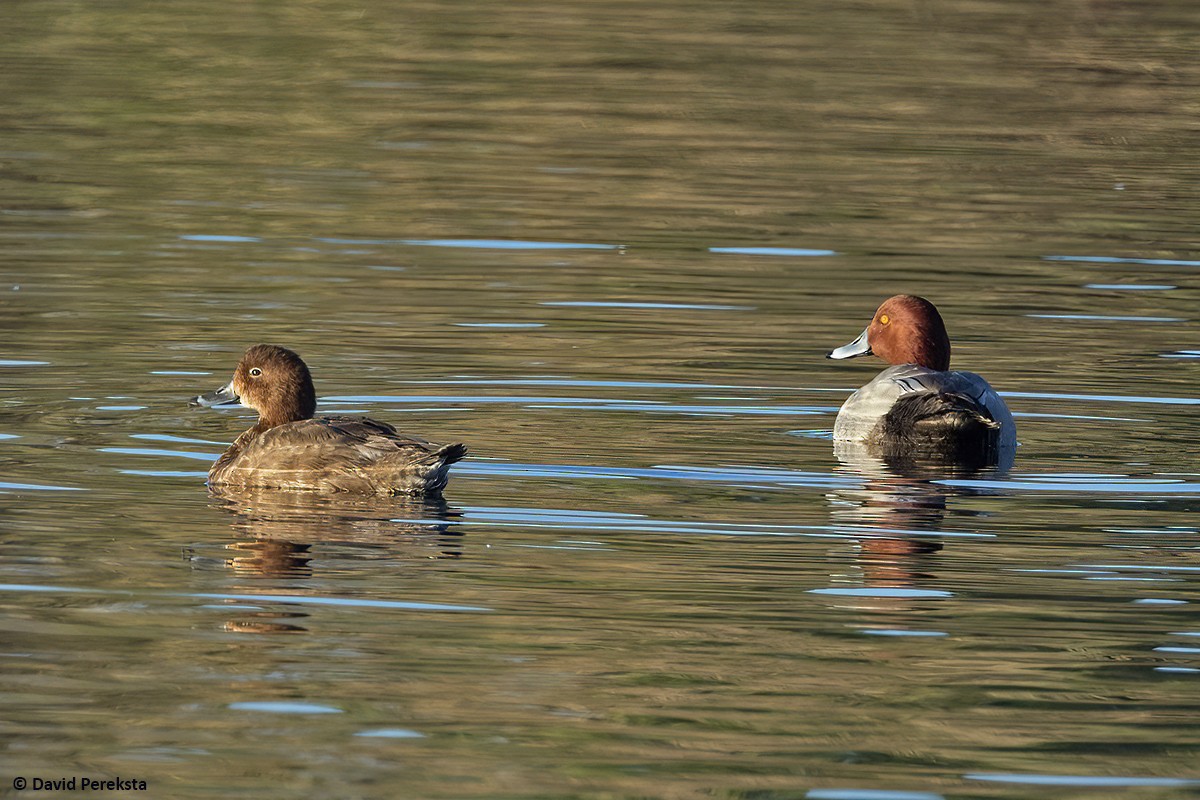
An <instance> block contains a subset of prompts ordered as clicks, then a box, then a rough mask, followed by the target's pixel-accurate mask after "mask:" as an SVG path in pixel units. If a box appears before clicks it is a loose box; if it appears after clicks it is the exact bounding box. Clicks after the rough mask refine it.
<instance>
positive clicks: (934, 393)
mask: <svg viewBox="0 0 1200 800" xmlns="http://www.w3.org/2000/svg"><path fill="white" fill-rule="evenodd" d="M864 355H875V356H878V357H879V358H881V359H883V360H884V361H886V362H887V363H888V364H890V365H891V366H889V367H888V368H887V369H885V370H883V371H882V372H880V373H879V374H878V375H876V376H875V378H874V380H872V381H871V382H870V383H868V384H866V385H865V386H862V387H861V388H859V389H858V390H857V391H855V392H854V393H853V394H851V395H850V397H848V398H847V399H846V402H845V403H843V404H842V407H841V409H840V410H839V411H838V415H837V420H836V421H835V422H834V426H833V439H834V442H835V443H839V442H856V443H860V444H864V445H867V446H870V447H873V448H875V449H878V450H882V451H885V452H890V453H900V454H904V453H909V452H915V451H918V450H919V451H922V452H927V453H931V454H942V455H947V456H952V457H956V456H964V457H965V456H972V455H977V454H980V453H995V452H997V451H1011V449H1012V448H1014V447H1016V444H1017V426H1016V423H1015V422H1013V417H1012V413H1011V412H1010V411H1009V410H1008V406H1007V405H1006V404H1005V403H1004V400H1003V399H1001V397H1000V395H998V394H997V393H996V391H995V390H994V389H993V388H992V387H991V385H990V384H988V382H987V381H986V380H984V379H983V378H982V377H980V376H979V375H976V374H975V373H973V372H965V371H960V370H955V371H952V370H951V369H950V336H949V334H948V333H947V332H946V324H945V323H944V322H943V321H942V315H941V314H939V313H938V310H937V308H936V307H935V306H934V304H933V303H931V302H929V301H928V300H926V299H925V298H923V297H917V296H915V295H907V294H900V295H895V296H894V297H889V298H888V299H887V300H884V301H883V303H882V304H880V306H879V308H878V310H876V312H875V316H874V317H872V319H871V322H870V324H869V325H867V327H866V329H865V330H863V332H862V334H861V335H860V336H859V337H858V338H857V339H855V340H854V341H852V342H850V343H849V344H846V345H842V346H841V347H838V348H836V349H834V350H832V351H830V352H829V353H828V354H827V356H826V357H827V358H832V359H846V358H855V357H857V356H864Z"/></svg>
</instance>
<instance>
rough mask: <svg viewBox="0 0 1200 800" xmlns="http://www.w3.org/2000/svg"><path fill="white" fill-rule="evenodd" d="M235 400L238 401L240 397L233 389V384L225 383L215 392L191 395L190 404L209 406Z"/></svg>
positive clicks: (234, 401)
mask: <svg viewBox="0 0 1200 800" xmlns="http://www.w3.org/2000/svg"><path fill="white" fill-rule="evenodd" d="M237 402H240V398H239V397H238V396H237V392H235V391H234V390H233V384H232V383H227V384H225V385H224V386H222V387H221V388H220V389H217V390H216V391H215V392H209V393H208V394H202V395H197V396H196V397H193V398H192V401H191V404H192V405H194V406H204V407H205V408H211V407H212V406H223V405H228V404H230V403H237Z"/></svg>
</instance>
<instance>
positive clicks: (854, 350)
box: [825, 325, 871, 359]
mask: <svg viewBox="0 0 1200 800" xmlns="http://www.w3.org/2000/svg"><path fill="white" fill-rule="evenodd" d="M870 330H871V327H870V326H869V325H868V326H867V327H866V328H865V329H864V330H863V332H862V334H861V335H860V336H859V337H858V338H857V339H855V340H854V341H853V342H851V343H850V344H844V345H842V346H841V347H839V348H837V349H836V350H830V351H829V353H828V354H826V356H825V357H826V358H837V359H842V358H854V357H855V356H869V355H871V345H870V344H869V343H868V342H867V332H868V331H870Z"/></svg>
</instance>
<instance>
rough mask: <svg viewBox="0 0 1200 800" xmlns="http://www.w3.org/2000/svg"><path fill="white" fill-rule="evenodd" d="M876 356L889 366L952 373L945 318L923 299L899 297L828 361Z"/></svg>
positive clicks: (880, 311)
mask: <svg viewBox="0 0 1200 800" xmlns="http://www.w3.org/2000/svg"><path fill="white" fill-rule="evenodd" d="M871 353H874V354H875V355H877V356H879V357H880V358H882V359H883V360H884V361H886V362H888V363H889V364H917V365H919V366H922V367H928V368H929V369H936V370H947V369H950V336H949V335H948V334H947V333H946V325H945V323H944V322H942V315H941V314H939V313H938V310H937V309H936V308H934V306H933V303H931V302H929V301H928V300H926V299H925V298H923V297H916V296H914V295H911V294H898V295H896V296H895V297H889V298H888V299H887V300H884V301H883V304H882V305H881V306H879V310H878V311H876V312H875V316H874V317H873V318H872V319H871V324H870V325H868V326H867V329H866V330H864V331H863V332H862V335H860V336H859V337H858V338H857V339H855V340H854V341H853V342H851V343H850V344H847V345H842V346H841V347H839V348H837V349H836V350H833V351H832V352H830V353H829V355H828V356H827V357H828V358H854V357H855V356H861V355H868V354H871Z"/></svg>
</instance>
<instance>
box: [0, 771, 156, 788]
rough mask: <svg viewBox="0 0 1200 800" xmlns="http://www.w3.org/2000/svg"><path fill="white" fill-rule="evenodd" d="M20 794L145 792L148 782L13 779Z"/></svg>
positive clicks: (113, 779) (98, 779) (132, 780)
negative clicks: (27, 792) (24, 792)
mask: <svg viewBox="0 0 1200 800" xmlns="http://www.w3.org/2000/svg"><path fill="white" fill-rule="evenodd" d="M12 785H13V788H14V789H16V790H17V791H18V792H23V791H30V792H144V791H146V782H145V781H143V780H139V779H137V778H119V777H118V778H88V777H85V776H80V775H75V776H73V777H70V778H20V777H18V778H13V782H12Z"/></svg>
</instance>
